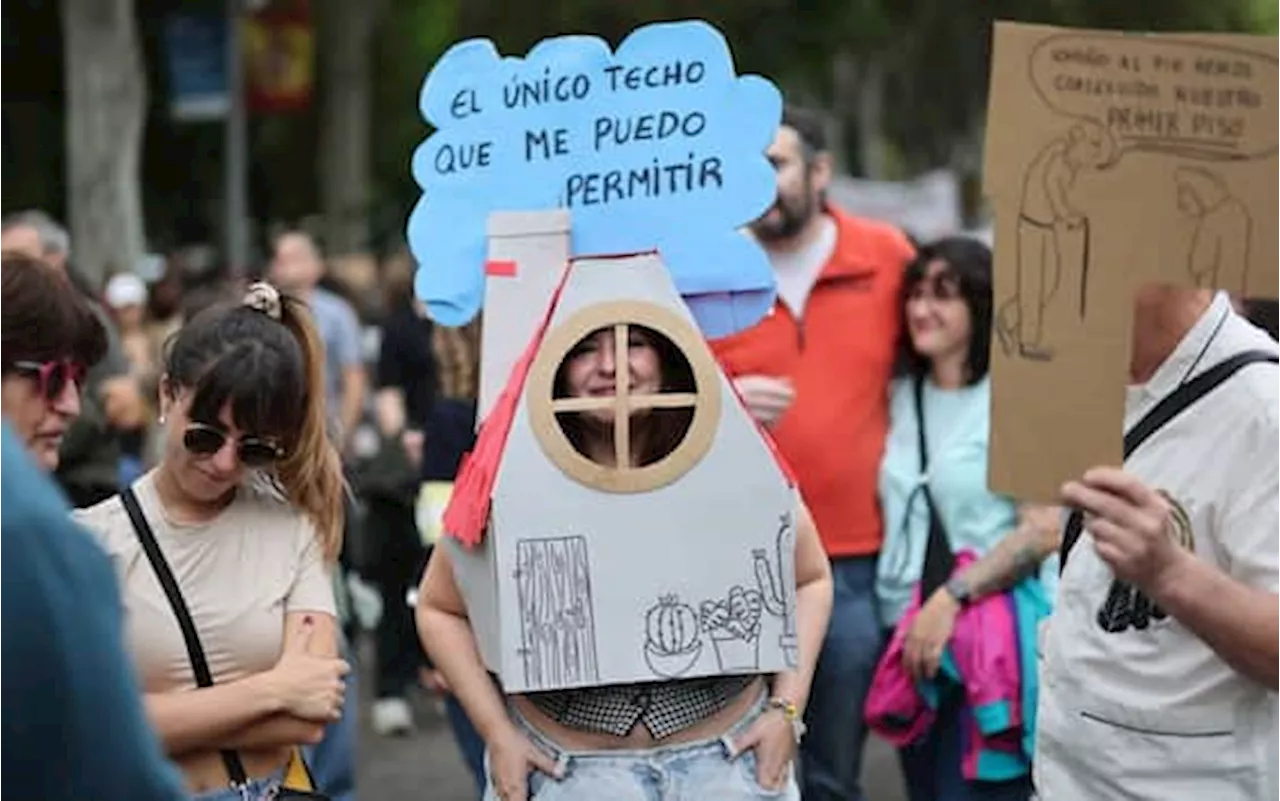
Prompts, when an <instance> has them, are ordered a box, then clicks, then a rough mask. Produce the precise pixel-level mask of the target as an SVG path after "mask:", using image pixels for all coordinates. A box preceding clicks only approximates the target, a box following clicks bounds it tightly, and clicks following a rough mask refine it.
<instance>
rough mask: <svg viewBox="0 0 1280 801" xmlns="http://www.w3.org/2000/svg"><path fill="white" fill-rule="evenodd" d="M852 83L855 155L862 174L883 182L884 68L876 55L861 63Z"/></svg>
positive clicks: (884, 174) (884, 171) (885, 164)
mask: <svg viewBox="0 0 1280 801" xmlns="http://www.w3.org/2000/svg"><path fill="white" fill-rule="evenodd" d="M857 72H858V75H857V80H856V81H855V82H854V83H855V91H856V93H857V96H856V104H857V105H856V107H855V111H854V114H855V121H856V123H857V126H858V155H859V160H860V161H861V162H862V165H861V166H862V174H863V175H864V176H865V177H867V178H870V179H873V180H883V179H884V178H885V177H886V175H887V173H888V171H889V170H888V163H887V159H886V158H885V148H884V133H883V131H884V65H883V64H882V63H881V61H880V58H879V57H878V56H877V55H876V54H871V55H869V56H867V57H865V58H864V59H862V63H861V65H860V68H859V69H858V71H857Z"/></svg>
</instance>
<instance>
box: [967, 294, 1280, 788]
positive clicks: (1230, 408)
mask: <svg viewBox="0 0 1280 801" xmlns="http://www.w3.org/2000/svg"><path fill="white" fill-rule="evenodd" d="M1134 312H1135V318H1134V338H1133V344H1134V348H1133V359H1132V362H1131V366H1130V373H1131V376H1130V381H1131V383H1130V386H1129V387H1128V389H1127V397H1126V401H1125V421H1124V426H1125V432H1126V435H1125V441H1126V442H1125V452H1126V454H1127V456H1126V458H1125V462H1124V468H1123V470H1120V469H1116V468H1109V467H1099V468H1095V469H1093V470H1090V471H1088V472H1086V473H1085V474H1084V475H1083V476H1081V477H1080V478H1079V479H1077V480H1075V481H1071V482H1068V483H1067V484H1066V485H1064V486H1063V488H1062V500H1063V503H1064V504H1065V505H1066V506H1068V507H1070V508H1072V509H1074V510H1076V512H1075V513H1074V514H1073V515H1072V516H1071V517H1072V519H1071V520H1070V521H1069V522H1068V525H1067V527H1066V532H1065V534H1063V535H1062V536H1059V533H1058V531H1057V530H1056V529H1055V528H1054V527H1053V526H1051V525H1049V526H1042V527H1040V528H1038V529H1037V528H1032V527H1026V528H1024V529H1020V530H1019V531H1017V532H1015V533H1013V534H1011V535H1009V536H1008V537H1006V538H1005V540H1004V541H1002V542H1001V544H1000V545H999V546H998V547H997V548H995V549H993V550H992V551H991V552H990V553H988V554H987V555H986V556H984V557H983V558H982V559H981V560H979V561H978V562H977V563H975V564H973V565H971V566H970V568H969V569H968V570H967V571H965V572H964V573H962V574H961V575H960V577H959V579H958V581H957V582H956V583H955V584H954V586H955V588H956V589H955V590H953V592H954V593H956V594H957V598H958V600H959V601H960V602H963V601H965V600H968V599H976V598H980V597H982V596H983V595H986V594H988V593H990V592H995V591H998V590H999V589H1000V588H1002V587H1005V586H1008V585H1009V584H1010V583H1012V581H1014V580H1015V579H1016V578H1017V577H1018V576H1020V575H1025V574H1027V573H1028V572H1030V571H1031V570H1033V569H1034V568H1035V566H1037V565H1038V564H1039V563H1040V561H1041V560H1042V559H1043V558H1044V557H1045V556H1047V555H1048V554H1049V553H1052V552H1053V551H1054V550H1057V549H1058V548H1059V545H1060V544H1061V549H1062V553H1063V558H1064V559H1065V562H1064V569H1063V573H1062V577H1061V581H1060V584H1059V588H1058V595H1057V599H1056V601H1055V604H1054V612H1053V615H1052V617H1051V618H1050V619H1049V621H1048V625H1047V627H1046V631H1045V632H1044V635H1045V636H1043V637H1042V640H1043V641H1042V643H1041V646H1042V647H1041V659H1042V661H1041V669H1040V670H1041V679H1040V704H1039V716H1038V720H1037V735H1036V754H1035V763H1034V764H1035V784H1036V791H1037V793H1038V796H1039V798H1040V801H1094V800H1095V799H1096V800H1097V801H1184V800H1185V801H1256V800H1257V799H1264V798H1268V799H1270V798H1276V795H1277V766H1276V749H1277V745H1278V744H1280V740H1278V738H1277V707H1276V694H1275V693H1276V686H1277V659H1278V657H1280V633H1278V629H1280V599H1278V598H1277V589H1278V587H1277V571H1278V569H1280V568H1278V557H1280V532H1278V529H1280V505H1278V496H1280V473H1278V470H1280V453H1278V451H1277V443H1278V441H1280V424H1278V422H1277V420H1278V418H1280V375H1278V372H1277V367H1276V364H1275V358H1276V353H1277V347H1276V344H1275V342H1274V341H1273V340H1272V339H1271V338H1270V337H1269V336H1268V335H1267V334H1266V333H1265V332H1264V331H1263V330H1262V329H1260V328H1256V327H1255V326H1253V325H1252V324H1251V323H1249V322H1248V321H1247V320H1245V319H1244V318H1243V317H1241V316H1239V315H1238V314H1236V313H1235V311H1234V310H1233V309H1232V306H1231V303H1230V302H1229V300H1228V298H1227V296H1226V295H1224V294H1218V295H1216V296H1215V295H1214V294H1212V293H1210V292H1207V291H1201V290H1191V289H1182V288H1174V287H1151V288H1147V289H1144V290H1143V291H1142V292H1141V293H1140V294H1139V297H1138V299H1137V302H1136V305H1135V310H1134ZM1244 354H1248V355H1244ZM1197 388H1199V389H1204V390H1205V391H1204V392H1203V393H1202V394H1201V393H1197V392H1193V391H1192V390H1195V389H1197ZM1170 398H1179V399H1182V400H1187V399H1193V400H1192V402H1191V403H1190V405H1187V406H1184V407H1183V408H1182V409H1181V411H1177V412H1176V413H1174V414H1162V413H1161V412H1160V411H1156V410H1157V409H1158V408H1160V409H1164V410H1168V409H1170V408H1172V407H1174V406H1175V405H1180V404H1174V403H1173V402H1172V401H1170V400H1169V399H1170ZM1135 446H1136V447H1135ZM959 605H960V604H959V603H957V604H956V606H957V608H958V607H959ZM942 641H943V642H945V638H944V639H943V640H942Z"/></svg>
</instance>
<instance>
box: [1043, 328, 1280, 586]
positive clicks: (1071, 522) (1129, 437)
mask: <svg viewBox="0 0 1280 801" xmlns="http://www.w3.org/2000/svg"><path fill="white" fill-rule="evenodd" d="M1276 361H1277V358H1276V354H1274V353H1270V352H1268V351H1265V350H1246V351H1243V352H1241V353H1237V354H1236V355H1234V356H1232V357H1230V358H1228V359H1225V360H1223V361H1221V362H1219V363H1217V364H1215V365H1214V366H1213V367H1210V368H1209V369H1208V370H1205V371H1204V372H1203V373H1201V374H1200V375H1198V376H1196V377H1195V378H1193V379H1191V380H1190V381H1188V382H1187V383H1185V384H1182V385H1180V386H1179V387H1178V388H1177V389H1175V390H1174V391H1173V392H1170V393H1169V394H1168V395H1166V396H1165V397H1164V398H1162V399H1161V400H1160V402H1159V403H1157V404H1156V405H1155V406H1154V407H1152V409H1151V411H1149V412H1147V413H1146V414H1145V415H1143V417H1142V419H1141V420H1139V421H1138V422H1137V424H1136V425H1134V427H1133V428H1131V429H1129V430H1128V431H1127V432H1126V433H1125V435H1124V458H1125V459H1128V458H1129V457H1130V456H1131V455H1132V454H1133V452H1134V451H1136V450H1138V448H1139V447H1140V446H1141V445H1142V443H1144V442H1146V441H1147V440H1148V439H1150V438H1151V436H1152V435H1153V434H1155V433H1156V432H1157V431H1159V430H1160V429H1161V428H1164V426H1165V424H1167V423H1168V422H1169V421H1170V420H1172V419H1173V418H1175V417H1177V416H1178V415H1180V414H1182V413H1183V412H1184V411H1186V410H1187V409H1188V408H1189V407H1190V406H1191V405H1192V404H1194V403H1195V402H1196V401H1198V400H1200V399H1201V398H1203V397H1204V396H1205V395H1208V394H1209V393H1210V392H1212V391H1213V390H1214V389H1216V388H1217V387H1218V386H1219V385H1221V384H1222V383H1223V382H1224V381H1226V380H1227V379H1228V378H1230V377H1231V376H1233V375H1235V374H1236V372H1237V371H1239V370H1240V368H1242V367H1244V366H1246V365H1250V364H1255V363H1257V362H1271V363H1272V364H1275V363H1276ZM1083 531H1084V515H1082V514H1081V513H1080V511H1079V510H1072V512H1071V515H1070V516H1069V517H1068V518H1067V525H1066V529H1065V530H1064V531H1063V534H1062V545H1061V546H1060V547H1059V551H1058V571H1059V572H1061V571H1062V570H1063V569H1064V568H1066V566H1067V556H1068V555H1070V553H1071V549H1072V548H1074V547H1075V544H1076V541H1077V540H1079V539H1080V535H1081V534H1082V533H1083Z"/></svg>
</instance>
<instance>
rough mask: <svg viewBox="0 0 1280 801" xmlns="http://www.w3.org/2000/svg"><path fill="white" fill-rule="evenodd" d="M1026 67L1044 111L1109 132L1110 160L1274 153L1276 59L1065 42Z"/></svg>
mask: <svg viewBox="0 0 1280 801" xmlns="http://www.w3.org/2000/svg"><path fill="white" fill-rule="evenodd" d="M1030 69H1031V83H1032V85H1033V86H1034V87H1035V90H1036V93H1037V94H1038V95H1039V96H1040V98H1041V99H1042V100H1043V101H1044V103H1045V104H1046V105H1047V106H1049V107H1050V108H1052V109H1054V110H1055V111H1057V112H1059V113H1061V114H1064V115H1067V116H1071V117H1076V118H1080V119H1085V120H1090V121H1092V122H1095V123H1097V124H1099V125H1101V126H1103V127H1104V128H1106V129H1107V131H1108V132H1109V133H1110V135H1111V136H1112V137H1113V138H1114V139H1115V141H1116V143H1117V145H1118V148H1119V150H1118V151H1117V153H1116V158H1119V157H1120V155H1122V154H1123V153H1124V152H1127V151H1130V150H1141V151H1148V152H1161V153H1170V154H1173V155H1178V156H1183V157H1186V158H1192V159H1198V160H1204V161H1240V160H1255V159H1264V158H1268V157H1270V156H1272V155H1274V154H1275V153H1276V145H1277V142H1276V138H1275V125H1274V120H1275V118H1276V112H1277V101H1276V95H1275V92H1274V90H1269V89H1268V87H1274V86H1275V81H1276V73H1277V62H1276V59H1275V58H1274V57H1273V56H1270V55H1267V54H1262V53H1256V52H1252V51H1249V50H1245V49H1243V48H1237V47H1232V46H1229V45H1213V44H1205V43H1202V42H1191V41H1186V42H1183V41H1177V40H1171V39H1167V38H1166V39H1154V38H1150V37H1147V36H1144V35H1141V34H1136V35H1135V34H1114V35H1108V34H1096V33H1091V34H1061V35H1057V36H1050V37H1048V38H1046V39H1045V40H1044V41H1042V42H1041V43H1040V44H1038V45H1037V46H1036V47H1035V49H1034V50H1033V51H1032V53H1031V58H1030ZM1264 120H1270V121H1271V122H1270V123H1268V122H1265V121H1264Z"/></svg>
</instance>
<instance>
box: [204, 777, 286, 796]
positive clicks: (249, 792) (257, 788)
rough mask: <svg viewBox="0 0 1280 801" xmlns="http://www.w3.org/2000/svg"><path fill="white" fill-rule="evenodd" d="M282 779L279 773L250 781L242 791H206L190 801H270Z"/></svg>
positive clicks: (278, 788)
mask: <svg viewBox="0 0 1280 801" xmlns="http://www.w3.org/2000/svg"><path fill="white" fill-rule="evenodd" d="M283 778H284V772H283V771H281V772H280V773H278V774H277V775H275V776H268V777H266V778H264V779H251V780H250V781H249V783H248V784H246V785H245V786H244V788H243V789H239V788H235V787H227V788H224V789H221V790H208V791H206V792H203V793H197V794H196V795H193V796H191V801H270V799H273V798H275V797H276V793H277V792H279V790H280V781H281V779H283Z"/></svg>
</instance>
